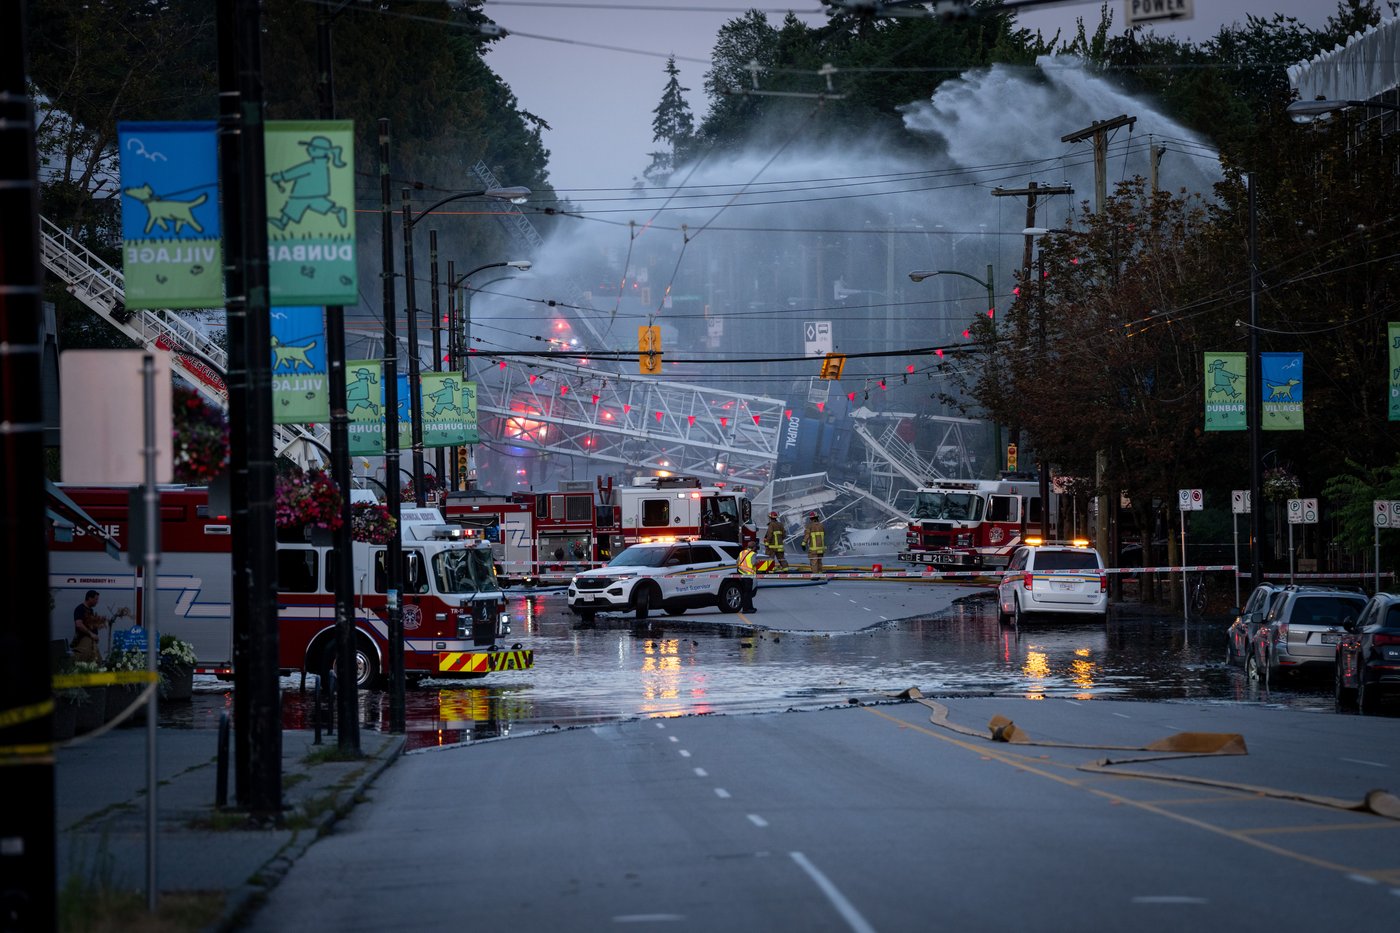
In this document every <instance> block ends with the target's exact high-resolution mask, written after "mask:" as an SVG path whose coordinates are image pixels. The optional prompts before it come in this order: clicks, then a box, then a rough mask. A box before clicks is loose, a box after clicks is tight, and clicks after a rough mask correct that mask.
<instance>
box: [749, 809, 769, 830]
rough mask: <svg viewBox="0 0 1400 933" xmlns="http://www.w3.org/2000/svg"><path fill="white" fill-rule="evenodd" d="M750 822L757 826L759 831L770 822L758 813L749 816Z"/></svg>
mask: <svg viewBox="0 0 1400 933" xmlns="http://www.w3.org/2000/svg"><path fill="white" fill-rule="evenodd" d="M749 822H750V823H752V824H753V825H755V826H757V827H758V828H759V829H762V828H763V827H765V826H767V825H768V821H767V820H765V819H764V818H763V817H761V816H759V815H758V814H757V813H750V814H749Z"/></svg>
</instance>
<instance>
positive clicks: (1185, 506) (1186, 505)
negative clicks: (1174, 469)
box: [1176, 489, 1205, 512]
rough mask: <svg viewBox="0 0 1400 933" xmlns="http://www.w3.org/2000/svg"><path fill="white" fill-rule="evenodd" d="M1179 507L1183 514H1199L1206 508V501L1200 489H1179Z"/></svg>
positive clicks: (1177, 496)
mask: <svg viewBox="0 0 1400 933" xmlns="http://www.w3.org/2000/svg"><path fill="white" fill-rule="evenodd" d="M1176 499H1177V507H1178V508H1180V509H1181V511H1183V512H1199V511H1201V510H1202V509H1203V508H1205V499H1204V497H1203V496H1202V495H1201V491H1200V490H1199V489H1178V490H1177V491H1176Z"/></svg>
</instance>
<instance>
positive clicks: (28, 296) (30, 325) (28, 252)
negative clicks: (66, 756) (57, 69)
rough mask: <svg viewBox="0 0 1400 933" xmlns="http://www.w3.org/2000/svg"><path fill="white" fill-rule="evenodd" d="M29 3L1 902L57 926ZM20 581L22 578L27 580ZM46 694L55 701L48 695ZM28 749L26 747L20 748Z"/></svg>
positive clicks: (2, 60)
mask: <svg viewBox="0 0 1400 933" xmlns="http://www.w3.org/2000/svg"><path fill="white" fill-rule="evenodd" d="M28 6H29V4H24V3H10V4H5V5H3V6H0V216H3V217H4V218H5V222H4V223H3V224H0V385H3V386H5V391H3V392H0V425H3V426H4V429H3V430H0V477H3V478H4V480H3V482H0V496H3V503H0V567H4V568H5V572H6V574H7V576H8V579H9V580H10V581H11V584H12V585H11V586H9V587H8V588H7V590H8V591H7V593H6V598H7V603H8V604H7V605H6V607H5V610H6V611H5V612H4V614H3V616H0V644H3V645H4V646H5V647H4V650H3V652H0V654H3V657H4V664H5V671H6V675H5V676H4V677H0V710H5V711H11V710H25V709H29V710H34V711H35V712H36V715H34V716H33V717H24V716H20V717H12V718H11V719H10V720H8V721H7V722H5V724H4V725H0V745H7V746H10V747H12V748H15V749H16V751H15V753H14V754H13V755H12V757H10V758H9V759H8V760H7V761H6V767H3V768H0V771H2V772H3V774H4V783H5V796H6V803H5V805H4V806H0V840H3V841H4V851H3V856H0V858H3V864H4V871H3V872H0V904H3V905H4V919H3V921H0V922H3V923H4V925H5V926H6V927H7V928H13V929H16V930H53V929H55V928H56V927H57V925H58V922H57V895H56V891H57V885H56V884H55V883H54V882H55V878H56V876H57V855H56V849H57V846H56V839H55V832H54V822H55V821H54V816H55V813H54V754H53V749H52V743H53V707H52V703H53V685H52V683H51V682H50V680H49V678H50V677H51V676H52V674H53V671H52V670H51V669H50V667H49V653H48V652H49V627H48V626H47V625H45V624H43V623H42V622H41V621H39V620H42V619H45V618H47V617H48V614H49V600H48V596H49V594H48V587H47V586H46V585H45V581H47V580H48V578H49V555H48V548H47V546H46V545H45V541H44V529H45V527H46V524H47V522H46V519H45V515H44V509H45V504H44V498H45V497H44V417H43V410H42V408H43V402H42V399H43V392H42V391H40V383H41V376H40V373H41V368H42V367H41V360H42V345H43V342H42V340H41V339H40V338H41V332H42V326H41V324H40V322H41V321H42V320H43V317H42V307H41V302H42V298H43V281H44V280H43V273H42V271H41V268H40V264H39V195H38V185H37V184H36V182H35V176H36V174H37V170H36V168H35V154H34V153H35V149H34V125H35V118H34V105H33V100H32V98H30V97H29V91H28V88H27V87H26V85H25V69H26V49H25V41H26V38H27V32H26V29H25V16H26V15H27V14H26V10H27V8H28ZM21 584H22V585H21ZM45 704H48V706H47V707H46V706H45ZM21 749H22V751H21Z"/></svg>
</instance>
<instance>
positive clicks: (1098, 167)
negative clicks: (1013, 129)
mask: <svg viewBox="0 0 1400 933" xmlns="http://www.w3.org/2000/svg"><path fill="white" fill-rule="evenodd" d="M1135 123H1137V117H1130V116H1128V115H1127V114H1119V115H1118V116H1116V117H1113V118H1112V119H1109V120H1095V121H1094V122H1093V123H1090V124H1089V125H1088V126H1086V127H1085V128H1084V129H1082V130H1075V131H1074V132H1073V133H1067V134H1065V135H1064V136H1061V137H1060V142H1062V143H1078V142H1083V141H1084V140H1086V139H1092V140H1093V141H1094V213H1095V214H1100V215H1101V214H1103V210H1104V205H1105V204H1106V203H1107V202H1108V134H1109V133H1110V132H1112V131H1113V130H1116V129H1118V128H1120V127H1124V126H1127V127H1132V126H1133V125H1134V124H1135ZM1094 472H1095V474H1096V475H1095V477H1094V482H1095V485H1097V486H1098V489H1099V523H1098V528H1097V529H1095V532H1096V533H1095V535H1094V545H1095V546H1096V547H1097V548H1098V550H1099V554H1100V555H1101V556H1102V557H1103V560H1104V565H1105V566H1108V567H1117V566H1118V548H1117V545H1118V522H1117V511H1118V510H1117V496H1110V495H1109V493H1108V490H1107V489H1105V488H1104V485H1105V483H1106V478H1107V474H1108V452H1107V451H1104V450H1100V451H1098V452H1097V453H1096V454H1095V455H1094ZM1113 582H1114V583H1115V584H1117V583H1118V576H1117V575H1116V574H1115V575H1114V576H1113Z"/></svg>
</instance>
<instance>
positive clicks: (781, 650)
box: [162, 597, 1332, 748]
mask: <svg viewBox="0 0 1400 933" xmlns="http://www.w3.org/2000/svg"><path fill="white" fill-rule="evenodd" d="M511 609H512V611H513V613H514V614H515V617H516V621H515V635H514V637H515V638H517V639H519V640H520V641H522V642H523V643H525V645H526V646H527V647H532V648H534V649H535V667H534V669H533V670H529V671H522V672H510V673H506V674H504V675H491V676H489V677H487V678H483V679H481V680H474V681H457V680H425V681H423V682H422V683H420V684H419V685H418V686H416V687H410V688H409V690H408V693H407V698H406V710H407V721H408V730H409V733H410V734H409V747H410V748H420V747H425V746H429V745H445V744H452V743H456V742H465V741H476V740H480V739H485V738H493V737H497V736H501V735H507V734H512V733H515V734H519V733H522V732H534V731H540V730H548V729H552V728H570V727H575V726H581V725H592V724H597V723H604V722H613V721H617V720H619V719H630V718H635V717H660V716H684V715H697V714H705V713H730V714H734V713H755V712H774V711H782V710H788V709H816V708H821V707H827V706H834V705H845V704H846V703H847V702H848V701H849V700H851V699H854V698H860V699H869V698H870V697H871V695H872V694H875V693H879V692H885V691H888V692H898V691H901V690H904V689H906V688H907V687H911V686H914V687H918V688H919V689H920V690H921V691H922V692H923V693H924V694H925V695H927V696H940V695H942V696H972V695H992V694H995V695H1001V696H1013V697H1024V698H1032V699H1035V698H1051V697H1061V698H1074V699H1080V700H1092V699H1095V698H1113V699H1137V700H1197V701H1203V702H1248V703H1264V704H1271V705H1280V706H1287V707H1291V708H1302V709H1315V710H1329V711H1330V710H1331V709H1332V697H1331V684H1330V682H1329V683H1323V682H1321V681H1320V680H1314V681H1306V680H1299V681H1296V682H1290V683H1287V684H1284V685H1282V686H1279V685H1275V686H1274V687H1273V689H1272V690H1270V689H1267V688H1263V687H1259V686H1257V685H1254V684H1251V683H1249V682H1248V681H1247V680H1246V679H1245V677H1244V674H1243V671H1241V670H1239V669H1237V668H1230V667H1227V666H1226V665H1225V664H1224V656H1225V648H1224V645H1225V640H1224V631H1225V623H1224V622H1223V621H1206V622H1202V623H1195V624H1192V625H1189V626H1188V625H1186V624H1184V623H1183V622H1182V621H1181V620H1180V619H1179V618H1167V617H1161V616H1155V615H1143V614H1137V613H1133V612H1131V611H1122V612H1119V611H1115V614H1114V616H1113V618H1112V620H1111V621H1110V622H1109V623H1108V625H1106V626H1105V625H1102V624H1096V623H1093V622H1080V621H1077V620H1074V619H1069V620H1066V621H1063V622H1050V623H1036V624H1035V625H1034V626H1033V627H1031V626H1028V627H1026V628H1023V629H1022V630H1021V631H1019V632H1017V631H1016V630H1014V629H1011V628H1006V627H1002V626H999V625H998V624H997V621H996V616H995V612H994V609H993V604H992V601H991V599H990V597H976V598H972V599H967V600H963V601H962V602H960V603H958V604H956V605H955V606H954V607H953V608H952V609H951V610H949V611H947V612H944V613H940V614H938V615H935V616H929V617H924V618H917V619H912V620H907V621H904V622H898V623H888V624H885V625H883V626H880V627H878V628H873V629H867V630H865V631H861V632H857V633H854V634H845V635H803V634H783V633H776V634H775V633H772V632H765V633H762V634H760V635H759V636H757V637H755V636H754V635H752V634H751V633H750V631H749V630H748V629H747V628H746V627H744V626H741V625H735V624H733V622H732V619H733V617H725V619H724V621H723V622H720V620H719V619H718V618H717V617H716V616H714V615H713V614H711V615H709V616H708V618H707V617H705V616H700V615H695V616H691V617H688V618H685V619H670V618H663V619H659V620H653V621H654V622H655V623H656V624H658V625H659V626H661V629H660V631H652V632H634V631H633V629H632V625H631V621H630V620H628V619H625V618H621V617H619V618H615V619H600V624H599V625H598V626H597V627H594V628H576V627H575V621H574V619H573V618H572V616H570V614H569V613H568V611H567V609H565V608H564V606H563V604H562V601H561V600H558V599H550V598H548V597H545V598H524V597H520V598H517V599H516V600H515V601H514V602H513V603H512V606H511ZM717 623H718V624H717ZM298 684H299V677H288V678H284V690H283V693H282V703H283V721H284V724H285V725H286V727H287V728H298V729H300V728H310V727H311V725H312V721H311V718H310V703H309V694H308V695H307V696H306V697H304V696H303V695H302V694H301V693H300V692H299V690H298V689H297V687H298ZM196 690H197V696H196V698H195V702H194V703H193V704H191V705H190V706H188V707H184V708H180V707H173V708H171V709H170V710H168V711H167V710H166V708H165V707H162V723H163V724H164V725H167V726H176V727H178V726H180V725H193V726H199V727H213V726H215V725H217V722H218V715H219V712H220V711H221V710H223V709H225V708H228V709H232V702H231V693H230V692H229V691H228V688H227V685H221V684H218V683H216V682H214V681H208V682H204V683H200V684H198V685H197V687H196ZM360 706H361V721H362V722H363V723H364V728H368V729H376V730H387V729H388V727H389V726H388V724H389V704H388V698H387V694H386V693H384V692H383V691H369V692H365V693H362V694H361V696H360Z"/></svg>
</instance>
